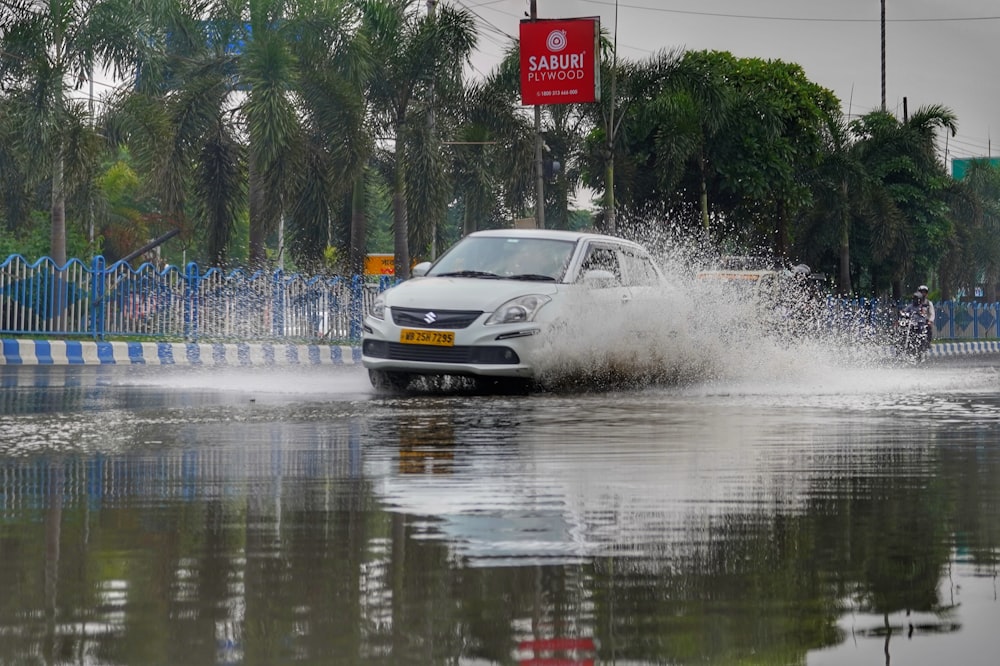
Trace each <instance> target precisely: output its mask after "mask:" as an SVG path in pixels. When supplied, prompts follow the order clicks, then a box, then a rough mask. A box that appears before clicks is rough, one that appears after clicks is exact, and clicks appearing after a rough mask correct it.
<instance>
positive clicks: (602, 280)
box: [577, 241, 632, 334]
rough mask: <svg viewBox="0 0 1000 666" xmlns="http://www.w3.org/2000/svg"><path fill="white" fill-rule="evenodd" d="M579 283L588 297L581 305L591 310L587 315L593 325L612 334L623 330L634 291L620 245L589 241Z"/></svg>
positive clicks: (584, 252) (578, 275) (581, 266)
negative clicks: (627, 281)
mask: <svg viewBox="0 0 1000 666" xmlns="http://www.w3.org/2000/svg"><path fill="white" fill-rule="evenodd" d="M577 282H578V283H579V284H580V285H582V287H583V290H582V293H581V297H582V298H583V299H585V302H584V303H581V304H580V307H581V309H582V308H584V307H588V306H589V308H590V310H591V311H590V312H589V313H588V314H587V318H588V321H589V322H590V325H591V326H592V327H596V328H602V329H604V328H607V329H608V331H609V334H611V333H622V332H623V328H622V327H623V326H624V325H625V323H626V322H627V316H628V315H627V312H628V309H629V305H630V303H631V301H632V291H631V289H630V288H629V287H628V286H627V285H626V284H625V273H624V270H623V268H622V255H621V250H620V247H619V246H618V245H616V244H615V243H611V242H607V241H589V242H588V243H587V245H586V247H584V248H583V252H582V261H581V263H580V268H579V270H578V272H577Z"/></svg>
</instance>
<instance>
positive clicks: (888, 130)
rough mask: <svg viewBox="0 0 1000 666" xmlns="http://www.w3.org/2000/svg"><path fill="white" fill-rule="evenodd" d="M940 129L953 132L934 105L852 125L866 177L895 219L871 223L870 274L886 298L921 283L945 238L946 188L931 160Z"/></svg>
mask: <svg viewBox="0 0 1000 666" xmlns="http://www.w3.org/2000/svg"><path fill="white" fill-rule="evenodd" d="M940 129H945V130H947V131H950V132H952V134H954V133H955V131H957V121H956V118H955V115H954V113H952V112H951V111H950V110H949V109H947V108H946V107H943V106H939V105H931V106H924V107H921V108H919V109H917V111H916V113H914V114H913V115H912V116H910V117H909V118H905V119H903V120H902V121H900V120H898V119H896V118H895V117H894V116H892V115H891V114H889V113H888V112H885V111H873V112H871V113H869V114H867V115H865V116H864V117H862V118H861V119H859V120H857V121H855V122H854V123H853V125H852V130H853V132H854V134H855V135H856V137H858V141H859V145H858V148H857V150H858V156H859V159H860V160H862V162H863V163H864V164H865V168H866V170H867V171H868V173H869V174H870V175H871V176H872V177H873V178H875V179H877V180H878V181H879V182H880V183H881V184H882V186H883V187H884V188H886V190H887V192H888V194H889V196H890V197H891V199H892V201H893V203H894V205H895V207H896V208H897V209H898V210H899V211H900V213H901V217H899V218H891V217H886V218H880V217H872V218H871V220H872V222H873V224H874V226H873V227H872V228H871V230H870V233H871V238H872V241H871V243H872V253H873V258H874V259H875V261H876V264H875V265H874V266H873V267H872V268H873V274H878V273H880V272H881V273H884V274H885V275H886V276H887V277H888V278H889V280H890V281H891V284H892V297H893V298H894V299H899V298H901V297H902V294H903V288H902V284H903V281H904V280H905V279H907V278H911V279H913V280H914V281H918V282H926V281H927V274H928V273H929V272H930V271H932V270H933V269H934V268H935V267H936V265H937V262H938V260H939V259H940V257H941V256H942V255H943V253H944V251H945V249H946V246H945V244H944V242H943V240H944V239H946V238H948V237H949V236H950V235H951V222H950V220H949V218H948V217H947V215H946V214H945V212H946V206H945V200H944V196H945V187H946V186H947V184H948V179H947V174H946V172H945V169H944V165H943V163H942V162H941V161H940V159H939V158H938V156H937V153H936V148H935V142H934V139H935V135H936V132H937V131H938V130H940Z"/></svg>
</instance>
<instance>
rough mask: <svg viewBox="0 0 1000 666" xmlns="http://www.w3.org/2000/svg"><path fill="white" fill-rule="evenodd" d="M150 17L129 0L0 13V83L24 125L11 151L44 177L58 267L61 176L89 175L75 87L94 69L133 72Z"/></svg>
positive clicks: (62, 240) (13, 7)
mask: <svg viewBox="0 0 1000 666" xmlns="http://www.w3.org/2000/svg"><path fill="white" fill-rule="evenodd" d="M149 16H150V11H149V6H148V5H147V3H145V2H142V1H140V2H134V1H133V0H95V1H94V2H80V1H72V0H71V1H67V2H57V1H55V0H49V1H47V2H45V1H42V2H28V1H20V2H12V3H5V5H4V7H3V10H2V12H0V81H3V85H4V87H5V88H6V90H7V91H8V94H9V98H8V102H9V106H8V107H7V110H8V112H9V113H10V114H11V117H14V118H17V119H18V120H17V122H18V123H19V124H20V126H21V127H22V128H23V131H22V132H21V134H20V136H19V138H18V142H17V150H18V152H19V154H21V155H22V156H24V157H26V158H28V156H30V158H29V159H31V160H32V162H33V164H34V165H35V167H36V168H40V170H43V171H44V173H45V174H47V176H48V178H49V180H50V183H51V205H50V217H51V235H50V254H51V257H52V259H53V260H54V261H55V263H56V264H57V265H62V264H65V262H66V196H67V194H66V188H67V175H69V176H73V175H80V174H89V176H90V177H91V178H93V177H94V175H95V174H96V169H95V168H94V164H96V159H94V153H93V146H94V145H95V142H94V141H93V140H91V139H92V137H90V136H88V132H89V129H88V128H89V125H90V123H89V122H88V121H89V120H90V118H89V111H88V110H87V108H86V106H85V105H84V104H82V101H81V99H80V97H79V96H77V97H74V91H79V90H80V89H81V88H82V87H83V85H84V84H85V83H86V82H87V81H88V80H91V79H92V78H93V76H94V72H95V71H96V70H98V69H104V68H107V69H108V70H109V71H110V72H111V74H112V75H113V76H114V77H115V78H118V79H128V78H132V77H133V76H134V71H133V67H134V65H135V63H136V62H138V61H139V60H141V59H142V54H143V53H144V52H145V51H146V49H147V42H146V40H145V39H144V35H146V34H148V32H149V30H148V28H149V26H150V23H149ZM87 160H91V161H92V162H93V164H91V165H90V168H86V167H85V166H84V162H85V161H87ZM80 217H82V214H81V216H80Z"/></svg>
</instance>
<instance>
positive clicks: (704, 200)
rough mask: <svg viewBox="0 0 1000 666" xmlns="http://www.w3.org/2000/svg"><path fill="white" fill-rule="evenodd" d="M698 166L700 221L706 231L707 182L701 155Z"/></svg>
mask: <svg viewBox="0 0 1000 666" xmlns="http://www.w3.org/2000/svg"><path fill="white" fill-rule="evenodd" d="M698 166H699V169H700V170H701V196H700V200H701V223H702V225H703V226H704V227H705V231H708V183H706V182H705V158H704V157H702V158H701V159H700V160H698Z"/></svg>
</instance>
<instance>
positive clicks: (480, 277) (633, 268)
mask: <svg viewBox="0 0 1000 666" xmlns="http://www.w3.org/2000/svg"><path fill="white" fill-rule="evenodd" d="M665 291H666V285H665V282H664V278H663V275H662V273H661V272H660V269H659V268H658V266H657V265H656V262H655V261H654V260H653V258H652V257H651V256H650V253H649V252H648V251H647V250H646V249H645V248H644V247H643V246H641V245H639V244H637V243H634V242H631V241H628V240H624V239H621V238H615V237H611V236H605V235H600V234H592V233H579V232H570V231H556V230H551V231H550V230H535V229H503V230H492V231H478V232H475V233H472V234H469V235H467V236H466V237H464V238H463V239H461V240H460V241H459V242H458V243H456V244H455V245H454V246H452V247H451V248H450V249H449V250H448V251H447V252H445V253H444V254H443V255H441V257H440V258H438V260H437V261H436V262H434V263H433V264H431V263H429V262H425V263H421V264H418V265H416V266H415V267H414V268H413V277H412V278H411V279H409V280H406V281H405V282H402V283H400V284H398V285H396V286H394V287H392V288H390V289H387V290H386V291H385V292H383V293H382V294H381V295H379V297H378V298H377V299H376V301H375V303H374V305H373V307H372V308H371V310H370V313H369V314H368V316H366V317H365V320H364V326H363V333H362V363H363V364H364V366H365V367H366V368H368V374H369V377H370V379H371V382H372V385H373V386H374V387H375V388H377V389H389V390H401V389H404V388H405V387H406V386H407V385H408V384H409V383H410V381H411V380H412V379H413V378H414V377H418V376H439V375H453V376H465V377H472V378H474V379H475V380H476V381H477V384H480V385H484V386H487V387H492V386H501V387H504V388H513V387H517V386H522V385H524V386H526V385H529V384H530V383H531V382H532V381H537V380H540V379H542V378H544V377H545V376H546V374H553V373H558V372H560V371H565V370H567V369H568V368H569V367H570V366H572V365H574V364H581V363H589V362H607V361H608V359H609V358H611V356H613V355H614V352H615V351H616V350H621V349H625V350H634V349H635V347H636V339H637V338H639V337H643V336H647V337H648V336H650V335H655V334H656V333H657V332H659V331H661V330H662V328H663V325H662V318H656V317H653V316H651V315H653V314H655V313H662V311H663V308H662V307H661V305H660V303H661V301H662V300H663V296H664V293H665Z"/></svg>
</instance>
